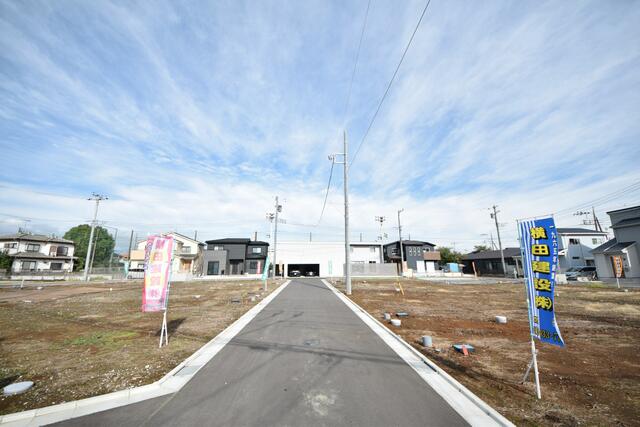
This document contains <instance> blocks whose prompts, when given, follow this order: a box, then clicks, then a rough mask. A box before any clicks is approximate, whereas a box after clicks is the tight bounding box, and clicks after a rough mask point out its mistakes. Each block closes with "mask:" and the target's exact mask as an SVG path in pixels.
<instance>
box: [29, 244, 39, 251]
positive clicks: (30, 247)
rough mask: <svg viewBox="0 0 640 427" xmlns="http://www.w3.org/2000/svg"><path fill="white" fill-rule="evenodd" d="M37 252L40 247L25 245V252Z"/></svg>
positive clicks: (37, 245)
mask: <svg viewBox="0 0 640 427" xmlns="http://www.w3.org/2000/svg"><path fill="white" fill-rule="evenodd" d="M39 250H40V245H39V244H38V243H28V244H27V252H38V251H39Z"/></svg>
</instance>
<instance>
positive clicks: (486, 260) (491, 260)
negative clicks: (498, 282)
mask: <svg viewBox="0 0 640 427" xmlns="http://www.w3.org/2000/svg"><path fill="white" fill-rule="evenodd" d="M503 252H504V262H505V264H506V266H507V276H509V277H514V276H515V274H517V275H518V276H523V270H522V259H521V258H522V256H521V253H520V248H504V250H503ZM462 263H463V264H464V269H463V272H464V273H467V274H475V273H477V274H478V275H481V276H504V275H505V272H504V270H503V268H502V257H501V256H500V251H494V250H488V251H478V252H471V253H469V254H466V255H463V256H462ZM474 266H475V269H474Z"/></svg>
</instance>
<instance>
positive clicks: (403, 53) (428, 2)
mask: <svg viewBox="0 0 640 427" xmlns="http://www.w3.org/2000/svg"><path fill="white" fill-rule="evenodd" d="M430 4H431V0H428V1H427V4H426V5H425V6H424V9H423V10H422V14H421V15H420V19H419V20H418V23H417V24H416V27H415V28H414V29H413V33H412V34H411V38H410V39H409V42H408V43H407V46H406V47H405V48H404V52H402V56H401V57H400V62H398V66H397V67H396V69H395V71H394V72H393V76H391V80H389V84H388V85H387V89H386V90H385V91H384V94H383V95H382V98H381V99H380V102H379V103H378V108H376V112H375V113H374V114H373V117H372V118H371V122H369V126H368V127H367V130H366V131H365V133H364V136H363V137H362V140H361V141H360V144H359V145H358V148H357V149H356V152H355V153H354V155H353V158H352V159H351V164H350V165H349V169H351V166H353V163H354V162H355V161H356V157H357V156H358V153H359V152H360V149H361V148H362V145H363V144H364V142H365V140H366V139H367V136H368V135H369V131H370V130H371V127H372V126H373V123H374V122H375V120H376V118H377V117H378V113H379V112H380V108H381V107H382V104H383V103H384V100H385V98H386V97H387V94H388V93H389V90H390V89H391V85H392V84H393V82H394V80H395V78H396V75H397V74H398V70H399V69H400V66H401V65H402V62H403V61H404V58H405V56H406V55H407V51H408V50H409V47H410V46H411V42H413V38H414V37H415V35H416V33H417V32H418V28H420V24H421V23H422V19H423V18H424V15H425V14H426V13H427V9H428V8H429V5H430Z"/></svg>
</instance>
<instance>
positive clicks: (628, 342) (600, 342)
mask: <svg viewBox="0 0 640 427" xmlns="http://www.w3.org/2000/svg"><path fill="white" fill-rule="evenodd" d="M498 282H499V279H496V280H495V283H493V284H486V283H484V284H465V285H462V284H454V283H452V284H446V283H434V282H428V281H424V280H407V279H405V280H402V281H401V282H397V281H393V280H391V281H390V280H357V281H354V282H353V294H352V296H351V298H352V300H353V301H355V302H356V303H357V304H359V305H360V306H361V307H362V308H364V309H365V310H367V311H368V312H369V313H370V314H371V315H373V316H374V317H376V318H378V319H380V320H381V321H383V320H382V316H383V313H385V312H389V313H391V314H392V315H393V316H395V313H398V312H407V313H408V314H409V316H408V317H403V318H401V321H402V324H401V326H400V327H394V326H391V325H390V324H387V326H388V327H389V328H392V329H393V330H394V331H395V332H396V333H398V334H399V335H400V336H402V337H403V338H404V339H405V340H406V341H407V342H409V343H410V344H411V345H413V346H414V347H415V348H416V349H418V350H419V351H421V352H422V353H423V354H425V355H426V356H427V357H428V358H429V359H431V360H433V361H434V362H435V363H437V364H438V365H439V366H440V367H441V368H443V369H444V370H445V371H446V372H448V373H449V374H450V375H452V376H453V377H454V378H455V379H457V380H458V381H460V382H461V383H462V384H464V385H465V386H466V387H467V388H469V389H470V390H471V391H472V392H474V393H475V394H477V395H478V396H479V397H480V398H482V399H483V400H485V401H486V402H487V403H489V404H490V405H491V406H493V407H494V408H496V409H497V410H498V411H499V412H500V413H502V414H503V415H505V416H506V417H507V418H508V419H510V420H511V421H512V422H514V423H515V424H516V425H621V426H622V425H624V426H632V425H640V354H639V352H638V351H639V349H638V343H640V290H638V289H630V290H626V291H625V290H618V289H615V288H611V287H603V286H602V285H596V284H570V285H562V286H557V287H556V295H557V296H556V304H555V308H556V316H557V321H558V324H559V327H560V331H561V333H562V336H563V338H564V340H565V343H566V347H565V348H560V347H556V346H552V345H549V344H544V343H539V342H538V343H537V348H538V364H539V370H540V380H541V384H542V399H541V400H538V399H537V398H536V396H535V389H534V384H533V382H532V381H533V375H530V376H529V378H528V381H527V382H526V383H524V384H523V383H522V379H523V375H524V373H525V370H526V368H527V365H528V364H529V361H530V359H531V344H530V339H529V337H530V335H529V323H528V315H527V306H526V296H525V289H524V284H523V283H506V282H505V283H498ZM333 283H334V284H335V285H336V286H337V287H338V288H339V289H340V290H344V285H343V283H342V282H340V281H333ZM398 283H400V284H401V286H399V285H398ZM400 287H402V290H403V291H404V295H402V292H401V291H400ZM496 315H502V316H506V317H507V320H508V322H507V324H498V323H496V321H495V316H496ZM424 335H429V336H431V337H432V339H433V347H432V348H425V347H423V346H422V345H421V337H422V336H424ZM453 344H470V345H472V346H473V347H475V351H474V352H473V353H471V354H470V355H469V356H465V355H463V354H461V353H459V352H457V351H456V350H454V349H453V348H452V345H453Z"/></svg>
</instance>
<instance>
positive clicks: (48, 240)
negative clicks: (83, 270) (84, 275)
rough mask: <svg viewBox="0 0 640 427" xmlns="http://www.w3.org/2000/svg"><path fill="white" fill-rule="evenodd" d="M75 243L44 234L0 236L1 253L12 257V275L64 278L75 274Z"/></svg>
mask: <svg viewBox="0 0 640 427" xmlns="http://www.w3.org/2000/svg"><path fill="white" fill-rule="evenodd" d="M74 248H75V246H74V243H73V241H72V240H67V239H61V238H59V237H53V236H45V235H42V234H28V233H17V234H9V235H4V236H0V251H2V252H4V253H6V254H8V255H10V256H12V257H13V263H12V265H11V271H10V272H9V273H10V274H11V275H12V276H13V275H29V274H35V275H38V276H41V275H43V274H49V275H61V274H64V273H70V272H72V271H73V260H74V259H75V257H74V256H73V253H74Z"/></svg>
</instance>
